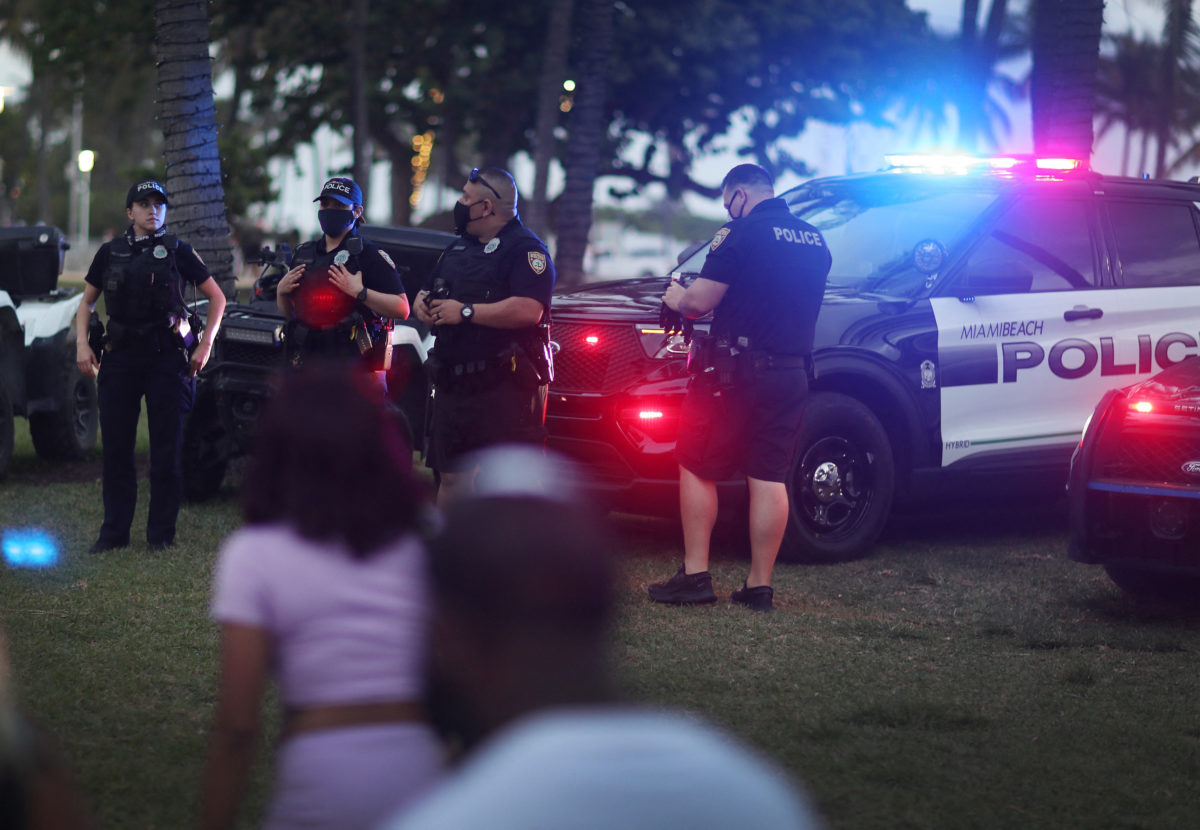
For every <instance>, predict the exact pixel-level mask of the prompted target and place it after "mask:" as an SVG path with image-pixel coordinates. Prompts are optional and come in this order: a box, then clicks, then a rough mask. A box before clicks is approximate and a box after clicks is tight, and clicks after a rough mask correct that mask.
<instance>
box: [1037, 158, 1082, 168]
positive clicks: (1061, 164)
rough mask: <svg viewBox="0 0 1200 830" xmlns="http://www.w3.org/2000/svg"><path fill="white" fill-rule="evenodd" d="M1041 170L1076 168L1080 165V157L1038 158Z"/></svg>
mask: <svg viewBox="0 0 1200 830" xmlns="http://www.w3.org/2000/svg"><path fill="white" fill-rule="evenodd" d="M1037 166H1038V169H1039V170H1074V169H1076V168H1077V167H1079V159H1037Z"/></svg>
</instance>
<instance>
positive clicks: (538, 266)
mask: <svg viewBox="0 0 1200 830" xmlns="http://www.w3.org/2000/svg"><path fill="white" fill-rule="evenodd" d="M528 256H529V267H530V268H532V269H533V273H535V274H540V273H542V272H543V271H545V270H546V255H545V254H544V253H543V252H541V251H530V252H529V254H528Z"/></svg>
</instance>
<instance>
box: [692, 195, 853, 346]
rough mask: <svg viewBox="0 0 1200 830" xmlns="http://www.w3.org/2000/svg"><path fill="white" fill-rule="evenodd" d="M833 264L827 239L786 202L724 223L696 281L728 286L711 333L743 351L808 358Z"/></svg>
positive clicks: (776, 202) (767, 204)
mask: <svg viewBox="0 0 1200 830" xmlns="http://www.w3.org/2000/svg"><path fill="white" fill-rule="evenodd" d="M831 262H832V258H831V256H830V253H829V248H828V247H826V245H825V239H824V237H822V236H821V233H820V231H818V230H817V229H816V228H814V227H813V226H812V225H810V224H808V223H807V222H804V221H802V220H800V219H797V218H796V217H795V216H793V215H792V213H791V211H789V210H788V207H787V203H786V202H785V201H784V200H783V199H778V198H776V199H768V200H766V201H764V202H760V203H759V204H757V205H755V207H754V210H752V211H750V213H749V214H747V215H746V216H744V217H742V218H740V219H733V220H731V221H729V222H727V223H726V224H725V225H723V226H722V227H721V228H720V230H718V231H717V232H716V234H715V235H714V236H713V238H712V242H711V243H709V249H708V257H707V258H706V259H705V261H704V267H703V268H702V269H701V270H700V276H701V277H703V278H704V279H709V280H714V281H715V282H721V283H725V284H726V285H728V286H729V288H728V290H726V292H725V296H724V297H722V299H721V302H720V304H718V305H717V308H716V310H715V312H714V313H713V324H712V333H713V334H715V335H717V336H721V337H725V338H727V339H728V340H729V343H730V345H733V346H736V347H739V348H741V349H762V350H766V351H768V352H772V353H774V354H780V355H808V354H811V353H812V346H813V334H814V330H815V328H816V322H817V312H818V311H819V310H820V307H821V299H822V298H823V297H824V296H825V279H826V277H827V276H828V274H829V266H830V264H831Z"/></svg>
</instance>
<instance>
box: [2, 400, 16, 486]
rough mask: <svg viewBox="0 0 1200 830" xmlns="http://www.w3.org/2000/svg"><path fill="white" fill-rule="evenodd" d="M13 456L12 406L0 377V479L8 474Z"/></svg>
mask: <svg viewBox="0 0 1200 830" xmlns="http://www.w3.org/2000/svg"><path fill="white" fill-rule="evenodd" d="M12 456H13V408H12V400H11V399H10V398H9V397H8V390H7V389H5V388H4V380H3V379H2V378H0V479H4V478H5V477H7V476H8V469H9V467H11V466H12Z"/></svg>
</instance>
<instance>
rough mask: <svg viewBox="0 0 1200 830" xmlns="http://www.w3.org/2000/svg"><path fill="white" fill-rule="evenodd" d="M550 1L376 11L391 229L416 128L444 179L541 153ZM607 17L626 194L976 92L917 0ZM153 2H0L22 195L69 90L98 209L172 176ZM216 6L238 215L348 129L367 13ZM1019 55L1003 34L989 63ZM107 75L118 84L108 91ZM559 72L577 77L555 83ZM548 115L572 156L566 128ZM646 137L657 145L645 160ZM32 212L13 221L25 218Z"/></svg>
mask: <svg viewBox="0 0 1200 830" xmlns="http://www.w3.org/2000/svg"><path fill="white" fill-rule="evenodd" d="M556 1H557V0H530V2H528V3H521V4H497V3H494V2H485V1H484V0H454V2H450V0H419V1H418V2H413V0H405V2H401V0H371V2H370V3H369V5H368V7H367V15H368V17H367V22H366V33H367V34H366V37H365V40H364V41H363V42H364V48H363V49H362V50H361V52H362V54H361V59H362V64H363V76H364V77H365V79H366V87H365V89H364V90H363V94H364V95H365V97H366V101H367V106H366V110H367V113H368V119H367V128H368V132H369V139H370V140H369V145H370V151H371V152H372V154H373V157H374V158H375V159H376V160H378V159H387V160H390V161H391V162H392V170H393V179H392V183H391V194H390V195H391V201H392V204H393V216H392V220H393V221H394V222H398V223H400V222H407V221H408V219H409V213H408V208H407V206H408V201H409V197H410V195H411V192H412V182H411V166H410V162H411V159H412V156H413V153H414V150H413V139H414V137H415V136H424V135H427V134H430V133H432V134H433V135H434V140H435V144H434V147H435V149H434V154H433V158H432V165H433V168H432V171H431V172H432V173H433V174H435V176H436V177H437V178H439V179H440V180H441V181H444V182H447V183H450V184H452V185H453V183H455V182H456V181H457V180H458V179H459V178H460V177H461V176H462V174H463V173H465V172H466V170H468V169H470V167H471V166H476V165H480V166H482V165H488V164H500V165H506V164H509V163H510V162H511V159H512V157H513V156H514V155H515V154H517V153H518V152H521V151H528V150H529V149H531V148H532V147H533V143H534V135H535V130H536V123H537V101H538V90H539V85H542V82H543V81H544V80H545V79H544V78H543V66H544V61H545V57H544V56H545V55H546V54H547V51H548V50H547V26H548V21H549V19H550V11H551V5H552V3H555V2H556ZM997 2H1000V3H1001V5H1003V0H997ZM611 6H612V13H613V22H614V29H613V50H612V59H611V62H610V63H609V67H608V74H607V78H606V80H605V85H606V87H607V95H606V96H605V99H604V101H605V102H604V110H603V112H604V115H603V117H602V127H603V131H602V134H601V135H600V136H599V137H598V140H599V142H600V143H599V145H598V148H599V149H598V152H599V156H598V157H599V167H598V169H597V171H596V173H597V174H599V175H605V174H610V175H611V174H617V175H619V176H620V182H621V184H620V192H622V193H632V192H639V191H643V190H644V189H645V188H646V187H647V186H649V185H651V184H661V185H663V186H665V189H666V192H667V194H668V197H669V198H672V199H678V197H679V196H680V195H681V194H682V193H684V192H685V191H688V190H696V191H699V192H701V193H706V194H712V193H713V192H714V188H715V185H716V183H715V182H706V181H705V182H701V181H696V180H695V179H694V177H693V174H692V170H693V167H694V163H695V162H696V161H697V160H698V159H701V158H704V157H705V156H707V155H709V154H712V153H714V152H716V151H718V150H720V149H724V148H725V147H727V146H732V145H733V143H734V142H735V141H736V142H739V143H740V142H741V141H742V140H743V138H744V140H745V142H746V146H745V148H744V150H743V152H744V153H745V154H746V156H747V158H748V159H751V160H756V161H759V162H760V163H763V164H764V165H766V166H767V167H768V168H770V169H772V170H773V171H774V172H776V173H780V172H783V171H793V172H797V173H800V174H802V175H804V174H809V173H811V172H812V171H811V169H810V168H809V166H808V164H807V162H806V160H805V159H803V158H796V157H794V156H793V155H792V154H791V153H790V152H789V151H788V149H787V148H786V142H784V141H782V139H788V138H794V137H796V136H798V135H799V134H801V133H802V132H803V130H804V128H805V127H806V125H807V124H808V123H809V122H810V121H811V120H813V119H816V120H819V121H824V122H829V123H834V124H848V123H852V122H854V121H867V122H870V123H874V124H885V123H888V118H889V114H891V113H892V112H894V111H895V109H894V108H895V107H896V105H897V104H898V103H900V104H904V102H907V105H908V107H909V108H910V110H923V111H926V112H930V113H940V112H942V111H944V108H945V107H946V106H947V104H948V102H950V101H951V100H957V101H958V102H959V105H960V106H961V105H962V101H963V100H964V99H965V98H967V97H969V96H966V95H962V94H958V97H957V99H955V95H956V94H957V91H956V90H955V89H951V87H950V83H949V81H948V79H949V78H951V77H952V76H954V75H955V73H954V72H953V71H947V67H951V66H955V64H954V63H953V60H954V58H953V56H952V54H951V53H952V50H955V49H957V48H958V46H957V45H956V44H955V43H954V42H953V41H952V40H950V39H946V38H940V37H937V36H935V35H934V34H933V33H932V32H931V31H930V30H929V28H928V26H927V25H926V22H925V15H924V14H923V13H918V12H914V11H912V10H911V9H909V8H908V7H907V6H906V4H905V2H904V0H790V1H789V2H787V3H781V2H778V1H777V0H740V2H738V1H735V0H687V2H684V0H616V2H612V3H611ZM152 7H153V2H152V0H123V1H122V2H121V3H106V4H104V8H103V13H98V11H97V9H98V8H99V7H98V6H97V4H96V3H95V2H94V0H56V2H54V3H44V2H40V0H9V2H7V3H2V4H0V37H2V38H4V39H5V40H7V41H8V42H10V43H12V44H13V45H14V46H16V47H17V48H18V49H20V50H22V51H24V53H25V54H26V55H28V56H29V57H30V60H31V63H32V65H33V69H34V75H35V87H38V90H44V94H43V92H42V91H38V90H31V95H30V100H29V101H28V102H27V109H28V111H27V112H26V113H25V115H26V117H27V118H28V119H29V123H31V124H35V125H36V124H39V123H44V124H45V125H46V128H45V129H44V130H42V131H41V133H40V134H41V135H45V136H48V137H51V140H50V142H49V143H50V145H51V146H50V148H49V149H48V151H47V152H48V154H47V156H46V160H44V161H43V162H42V165H41V167H40V168H38V169H37V170H36V172H34V168H35V166H36V165H35V164H34V162H33V161H29V162H28V163H27V164H25V163H23V169H25V170H26V171H27V172H26V173H25V174H24V175H26V176H27V180H28V181H35V180H36V181H53V180H57V178H58V172H57V170H56V169H55V167H54V165H55V163H57V162H56V161H54V162H52V161H50V160H49V154H52V153H53V152H54V150H55V140H54V139H53V137H54V136H57V135H60V134H61V130H62V127H63V125H64V124H66V123H67V122H68V119H69V112H70V107H71V105H72V103H73V96H74V95H75V94H76V93H77V92H78V93H80V94H82V95H83V96H84V100H85V113H86V114H85V133H86V134H87V141H88V143H89V146H93V148H94V149H96V151H97V156H98V159H99V160H100V167H99V168H98V170H97V174H96V179H94V188H93V189H94V191H95V192H96V193H97V204H105V205H107V204H111V203H112V202H113V201H117V199H116V197H115V196H114V194H117V193H119V192H121V191H120V189H121V187H122V184H121V183H123V182H126V181H127V180H128V178H129V175H130V174H131V173H134V172H141V171H155V170H159V169H161V168H160V165H161V162H160V161H159V158H160V153H161V149H162V145H161V137H160V136H158V135H157V134H156V132H157V131H156V129H155V127H156V125H155V123H154V120H153V112H154V110H153V107H154V97H153V83H154V73H153V70H154V66H153V60H152V57H151V56H152V51H151V46H150V44H151V43H152V42H153V31H152V25H153V23H152ZM210 9H211V17H212V36H213V41H214V46H215V48H214V54H215V56H216V65H215V71H216V72H217V73H218V74H221V75H222V76H223V77H224V78H226V79H228V84H229V88H230V89H231V92H230V93H229V94H228V95H227V96H226V98H225V99H224V100H223V101H221V102H220V106H219V110H218V123H219V127H220V141H221V149H222V156H223V162H224V167H225V173H226V177H225V180H224V185H225V190H226V198H227V204H228V205H229V208H230V211H231V213H232V214H234V215H235V216H236V215H238V214H242V213H245V212H246V211H248V210H249V209H250V206H251V205H252V204H253V203H255V202H262V201H266V200H269V199H271V198H272V197H273V193H272V192H271V189H270V186H271V182H270V181H269V179H268V177H267V173H266V171H267V163H268V161H269V160H270V159H271V158H290V157H292V156H293V155H294V154H295V152H296V150H297V149H298V148H299V147H300V146H301V145H303V144H306V143H308V142H310V141H311V139H312V137H313V135H314V133H315V132H316V131H317V130H318V129H319V128H320V127H322V126H330V127H333V128H334V129H335V130H349V128H350V126H351V124H352V123H353V120H354V116H353V113H354V110H353V96H352V89H351V88H352V83H351V78H352V74H351V73H352V70H353V66H352V60H351V59H352V57H354V56H355V54H356V53H357V50H355V49H354V48H353V43H354V40H353V31H352V21H353V18H354V16H353V15H352V14H350V8H349V6H348V4H347V3H345V2H344V0H341V2H334V0H304V2H300V0H277V2H272V3H262V2H258V0H212V2H211V3H210ZM586 19H587V18H586V16H584V15H582V14H576V15H575V16H574V21H573V26H572V30H571V34H570V35H569V44H567V45H568V47H569V49H568V62H567V67H568V68H567V72H568V73H569V74H570V75H571V76H573V77H575V76H578V73H579V71H580V69H581V68H582V66H581V63H580V61H581V56H582V55H583V54H584V51H585V50H584V47H585V46H586V45H587V43H588V40H589V38H591V37H592V36H593V35H594V32H592V31H589V29H588V26H587V24H586V23H585V22H584V21H585V20H586ZM1010 44H1011V41H998V42H997V43H996V44H995V48H994V49H993V51H997V50H998V51H999V52H1003V51H1004V50H1005V49H1007V48H1009V46H1010ZM139 56H144V58H145V60H143V61H139V60H137V58H138V57H139ZM559 71H560V70H553V72H559ZM99 78H102V79H104V83H102V84H101V83H95V82H94V79H99ZM555 80H557V81H558V82H559V83H561V81H562V80H563V79H561V78H559V79H554V78H551V80H550V81H548V82H546V83H545V84H544V85H545V86H546V87H547V88H549V87H551V86H552V84H553V82H554V81H555ZM89 81H90V82H89ZM580 94H582V90H581V91H580ZM35 109H36V110H39V111H40V112H41V113H42V115H40V116H39V114H38V112H35V111H34V110H35ZM900 111H901V113H904V112H907V111H908V110H904V109H903V108H902V109H901V110H900ZM39 118H42V120H41V121H39ZM555 120H556V121H557V123H555V124H554V127H555V130H554V134H555V136H556V147H555V150H556V154H557V155H558V157H559V158H560V159H562V158H564V157H565V156H564V153H565V152H566V149H565V148H566V146H567V142H568V141H569V140H570V139H571V135H570V131H571V121H572V118H571V114H570V113H559V114H558V115H557V116H556V119H555ZM935 120H936V118H935ZM543 130H545V124H543ZM3 141H4V138H3V133H2V131H0V142H3ZM58 143H60V144H61V140H59V141H58ZM639 144H640V145H641V146H644V148H645V150H644V152H642V153H641V154H640V155H639V157H637V158H635V159H632V160H631V159H630V158H629V155H630V151H631V149H632V148H634V147H635V146H639ZM30 146H32V147H35V148H36V147H37V146H38V145H37V142H31V145H30ZM26 155H27V156H33V155H36V153H27V154H26ZM338 172H348V171H338ZM57 190H58V188H50V191H51V192H57ZM23 192H26V191H23ZM370 195H371V194H369V193H368V198H370ZM27 202H28V200H27V199H24V198H23V203H22V205H21V206H19V208H18V212H24V215H26V216H28V214H29V213H30V211H29V210H28V209H27V208H28V205H27ZM47 210H49V208H47ZM51 212H54V211H51ZM120 218H121V220H122V221H123V217H120ZM108 224H111V223H110V222H109V221H107V220H102V221H100V222H98V223H95V226H97V227H100V226H105V225H108Z"/></svg>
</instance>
